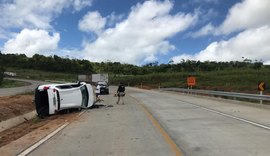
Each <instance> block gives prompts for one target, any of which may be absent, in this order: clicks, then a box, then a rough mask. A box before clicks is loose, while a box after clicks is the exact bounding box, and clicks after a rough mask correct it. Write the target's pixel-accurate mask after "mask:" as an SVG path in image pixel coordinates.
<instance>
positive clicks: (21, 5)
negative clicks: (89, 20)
mask: <svg viewBox="0 0 270 156" xmlns="http://www.w3.org/2000/svg"><path fill="white" fill-rule="evenodd" d="M91 2H92V0H34V1H33V0H14V1H8V2H2V3H0V15H1V16H0V21H1V23H4V24H1V25H0V27H2V28H5V29H7V28H31V29H32V28H40V29H50V28H51V27H52V26H51V25H50V22H52V20H53V19H54V18H56V17H57V16H58V15H59V14H60V13H61V12H62V11H63V9H64V8H69V7H73V8H74V10H79V9H82V8H83V7H86V6H90V5H91Z"/></svg>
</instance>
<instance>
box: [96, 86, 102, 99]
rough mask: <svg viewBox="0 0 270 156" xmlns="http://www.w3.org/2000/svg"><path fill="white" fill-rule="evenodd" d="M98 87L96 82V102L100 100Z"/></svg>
mask: <svg viewBox="0 0 270 156" xmlns="http://www.w3.org/2000/svg"><path fill="white" fill-rule="evenodd" d="M100 88H101V86H100V85H99V84H97V86H96V90H95V93H96V102H99V101H101V99H100Z"/></svg>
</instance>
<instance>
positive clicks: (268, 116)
mask: <svg viewBox="0 0 270 156" xmlns="http://www.w3.org/2000/svg"><path fill="white" fill-rule="evenodd" d="M127 94H128V96H127V97H126V105H114V107H103V108H99V109H92V110H87V112H86V113H84V114H83V115H82V117H81V119H79V120H78V121H76V122H73V123H72V124H70V125H69V126H68V127H66V128H65V129H64V130H63V131H61V132H60V133H58V134H57V135H56V136H54V137H53V138H52V139H50V140H48V141H47V142H46V143H44V144H43V145H42V146H40V147H39V148H38V149H36V150H35V151H33V152H32V153H31V155H38V156H40V155H90V156H95V155H98V156H99V155H101V156H103V155H114V156H121V155H123V156H126V155H128V156H133V155H147V156H148V155H149V156H151V155H160V156H164V155H181V153H180V150H179V149H182V151H183V153H184V155H186V156H217V155H218V156H228V155H230V156H254V155H257V156H266V155H269V153H270V148H269V145H270V139H269V138H270V108H269V107H267V106H262V107H256V106H255V105H252V104H245V103H234V102H231V101H225V100H212V99H208V98H200V97H191V96H186V95H183V94H176V93H167V92H158V91H145V90H140V89H134V88H128V91H127ZM103 98H104V99H105V101H104V103H105V104H113V103H114V102H115V100H116V99H115V98H113V97H112V96H104V97H103ZM145 108H146V109H145ZM146 110H149V111H150V112H151V114H152V115H153V116H154V117H155V119H157V120H158V122H159V123H160V124H161V126H162V127H163V128H161V127H158V126H157V125H156V124H157V123H155V122H153V121H151V114H150V115H149V114H148V113H147V111H146ZM162 129H165V131H166V132H162ZM166 134H169V135H170V137H171V138H172V140H171V139H170V138H168V137H166ZM171 141H173V142H174V143H176V145H177V147H178V148H175V147H174V143H173V142H171Z"/></svg>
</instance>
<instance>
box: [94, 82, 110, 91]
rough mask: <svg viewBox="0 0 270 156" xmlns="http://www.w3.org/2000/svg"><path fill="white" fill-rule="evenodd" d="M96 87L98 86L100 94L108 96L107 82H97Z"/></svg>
mask: <svg viewBox="0 0 270 156" xmlns="http://www.w3.org/2000/svg"><path fill="white" fill-rule="evenodd" d="M97 85H100V94H109V85H108V83H107V82H105V81H99V82H97Z"/></svg>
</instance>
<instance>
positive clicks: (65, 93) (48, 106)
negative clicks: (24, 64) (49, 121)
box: [35, 82, 94, 117]
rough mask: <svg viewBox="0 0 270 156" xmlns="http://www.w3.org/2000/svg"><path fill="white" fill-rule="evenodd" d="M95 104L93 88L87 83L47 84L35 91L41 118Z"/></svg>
mask: <svg viewBox="0 0 270 156" xmlns="http://www.w3.org/2000/svg"><path fill="white" fill-rule="evenodd" d="M93 103H94V96H93V88H92V86H91V85H90V84H86V83H85V82H79V83H66V84H46V85H41V86H38V87H37V88H36V89H35V105H36V111H37V114H38V116H39V117H45V116H48V115H51V114H55V113H57V112H59V111H61V110H68V109H72V108H76V109H79V110H80V109H81V108H89V107H91V106H92V105H93Z"/></svg>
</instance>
